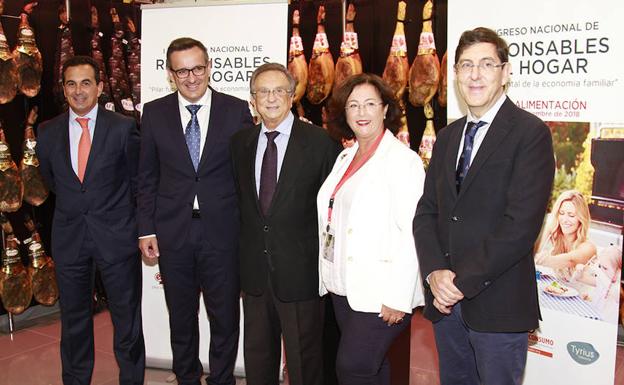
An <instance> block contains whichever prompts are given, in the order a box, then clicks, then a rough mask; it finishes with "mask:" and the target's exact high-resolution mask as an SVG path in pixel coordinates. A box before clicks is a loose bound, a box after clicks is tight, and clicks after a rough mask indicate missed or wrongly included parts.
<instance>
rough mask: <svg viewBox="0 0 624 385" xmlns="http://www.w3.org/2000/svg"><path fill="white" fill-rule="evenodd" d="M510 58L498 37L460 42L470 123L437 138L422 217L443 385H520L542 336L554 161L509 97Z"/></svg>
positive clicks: (541, 128) (461, 81)
mask: <svg viewBox="0 0 624 385" xmlns="http://www.w3.org/2000/svg"><path fill="white" fill-rule="evenodd" d="M508 56H509V49H508V46H507V43H506V42H505V41H504V40H503V39H501V38H500V37H499V36H497V35H496V33H495V32H494V31H492V30H490V29H487V28H476V29H474V30H471V31H466V32H464V33H463V34H462V36H461V38H460V40H459V45H458V46H457V49H456V52H455V78H456V81H457V86H458V90H459V96H460V97H461V99H463V101H464V102H465V103H466V105H467V106H468V114H467V116H465V117H463V118H461V119H459V120H457V121H455V122H453V123H452V124H450V125H449V126H448V127H446V128H444V129H442V130H441V131H440V132H439V133H438V139H437V142H436V146H435V149H434V151H433V156H432V159H431V163H430V165H429V170H428V172H427V177H426V180H425V188H424V192H423V196H422V198H421V200H420V202H419V204H418V208H417V211H416V217H415V218H414V237H415V240H416V249H417V253H418V259H419V261H420V267H421V272H422V276H423V281H424V282H425V297H426V305H425V312H424V314H425V316H426V317H427V318H428V319H429V320H431V321H432V322H433V327H434V332H435V337H436V344H437V349H438V354H439V362H440V382H441V384H442V385H451V384H462V385H479V384H482V385H497V384H520V383H521V382H522V376H523V373H524V367H525V364H526V357H527V344H528V335H527V332H528V331H529V330H532V329H535V328H537V327H538V318H539V315H540V312H539V304H538V296H537V287H536V280H535V266H534V264H533V245H534V243H535V240H536V238H537V236H538V233H539V230H540V228H541V225H542V221H543V219H544V215H545V212H546V205H547V202H548V198H549V196H550V191H551V187H552V181H553V175H554V170H555V164H554V156H553V149H552V139H551V135H550V131H549V129H548V127H547V126H546V125H545V124H544V122H542V121H541V120H540V119H539V118H537V117H535V116H534V115H531V114H529V113H528V112H526V111H523V110H521V109H520V108H518V107H516V105H515V104H514V103H513V102H512V101H511V100H510V99H509V98H508V97H507V96H506V95H505V87H506V86H507V83H508V82H509V78H510V75H511V64H510V63H508Z"/></svg>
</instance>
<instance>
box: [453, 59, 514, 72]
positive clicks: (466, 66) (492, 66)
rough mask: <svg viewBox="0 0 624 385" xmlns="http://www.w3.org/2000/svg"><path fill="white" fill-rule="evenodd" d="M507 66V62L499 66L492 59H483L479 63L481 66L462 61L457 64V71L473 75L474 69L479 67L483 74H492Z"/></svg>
mask: <svg viewBox="0 0 624 385" xmlns="http://www.w3.org/2000/svg"><path fill="white" fill-rule="evenodd" d="M505 64H507V62H503V63H500V64H498V63H496V62H495V61H494V60H492V59H483V60H481V61H479V64H474V63H473V62H471V61H470V60H462V61H460V62H459V63H457V64H455V71H457V72H458V73H459V74H462V75H466V74H470V73H472V70H473V68H475V67H477V68H479V71H480V72H481V73H484V74H491V73H493V72H494V71H496V69H498V68H502V67H504V66H505Z"/></svg>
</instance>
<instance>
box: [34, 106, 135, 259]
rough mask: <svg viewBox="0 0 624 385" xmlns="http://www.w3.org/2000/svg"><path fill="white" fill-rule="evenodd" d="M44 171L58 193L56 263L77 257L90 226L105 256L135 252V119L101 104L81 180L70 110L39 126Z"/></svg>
mask: <svg viewBox="0 0 624 385" xmlns="http://www.w3.org/2000/svg"><path fill="white" fill-rule="evenodd" d="M38 131H39V132H38V141H37V147H36V151H37V157H38V158H39V162H40V166H39V169H40V170H41V174H42V176H43V177H44V179H45V181H46V183H47V184H48V186H49V187H50V190H52V191H53V192H54V193H55V194H56V205H55V210H54V219H53V222H52V255H53V256H54V260H55V262H56V263H57V264H58V265H62V264H65V263H72V262H73V261H75V260H76V259H77V258H78V254H79V251H80V247H81V245H82V240H83V238H84V236H85V232H86V231H87V230H88V231H89V234H90V236H91V238H92V239H93V242H94V243H95V245H96V247H97V249H98V251H99V253H100V255H101V256H102V258H103V259H104V260H105V261H107V262H109V263H114V262H117V261H121V260H125V259H127V258H130V257H136V255H137V253H138V250H137V247H138V242H137V227H136V221H135V207H136V205H135V191H136V173H137V164H138V154H139V134H138V131H137V127H136V123H135V121H134V119H130V118H127V117H124V116H122V115H120V114H117V113H114V112H111V111H107V110H106V109H104V108H102V107H99V108H98V112H97V118H96V123H95V132H94V135H93V142H92V145H91V151H90V153H89V159H88V161H87V168H86V171H85V176H84V180H83V183H80V180H79V179H78V176H77V175H76V173H75V172H74V170H73V169H72V166H71V159H70V154H69V113H68V112H66V113H64V114H61V115H59V116H57V117H55V118H53V119H51V120H49V121H47V122H44V123H41V125H39V129H38Z"/></svg>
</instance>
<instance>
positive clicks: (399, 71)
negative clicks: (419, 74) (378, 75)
mask: <svg viewBox="0 0 624 385" xmlns="http://www.w3.org/2000/svg"><path fill="white" fill-rule="evenodd" d="M405 7H406V4H405V1H399V7H398V10H397V23H396V27H395V29H394V36H393V37H392V45H391V46H390V54H389V55H388V59H387V60H386V67H385V68H384V72H383V76H382V79H383V80H384V81H385V82H386V83H387V84H388V86H390V88H391V89H392V91H393V92H394V95H395V96H396V98H397V100H401V99H402V98H403V93H404V92H405V86H406V85H407V77H408V74H409V62H408V61H407V43H406V41H405V29H404V26H403V22H404V21H405Z"/></svg>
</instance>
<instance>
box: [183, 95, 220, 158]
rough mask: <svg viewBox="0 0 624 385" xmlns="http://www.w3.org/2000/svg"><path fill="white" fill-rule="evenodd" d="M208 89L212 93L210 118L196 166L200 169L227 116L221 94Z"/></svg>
mask: <svg viewBox="0 0 624 385" xmlns="http://www.w3.org/2000/svg"><path fill="white" fill-rule="evenodd" d="M210 90H211V92H212V95H211V96H210V97H211V99H212V100H211V101H210V118H209V120H208V129H207V132H206V141H205V142H204V148H203V150H202V155H201V158H200V159H199V165H198V166H197V169H200V168H201V167H202V166H203V165H204V163H205V162H206V159H208V157H209V156H210V153H211V152H212V150H213V149H214V147H215V144H216V142H217V138H218V137H219V134H220V131H221V130H222V129H223V127H225V117H226V116H227V113H225V111H223V109H224V108H227V107H226V106H225V105H223V99H222V97H221V95H220V94H219V93H218V92H216V91H215V90H213V89H212V88H211V89H210ZM189 158H190V155H189Z"/></svg>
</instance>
